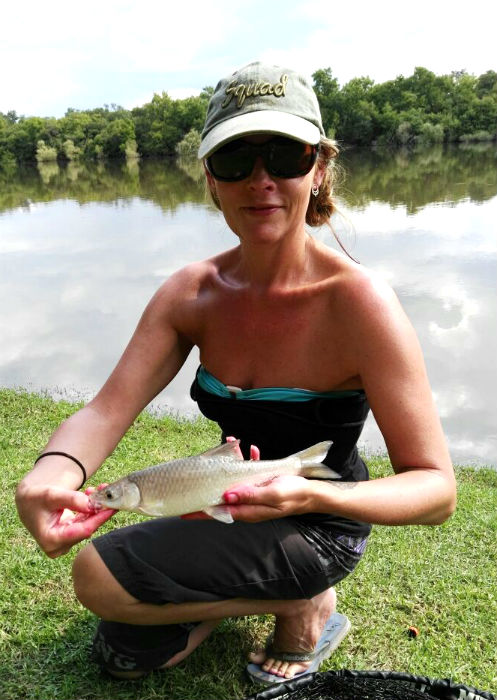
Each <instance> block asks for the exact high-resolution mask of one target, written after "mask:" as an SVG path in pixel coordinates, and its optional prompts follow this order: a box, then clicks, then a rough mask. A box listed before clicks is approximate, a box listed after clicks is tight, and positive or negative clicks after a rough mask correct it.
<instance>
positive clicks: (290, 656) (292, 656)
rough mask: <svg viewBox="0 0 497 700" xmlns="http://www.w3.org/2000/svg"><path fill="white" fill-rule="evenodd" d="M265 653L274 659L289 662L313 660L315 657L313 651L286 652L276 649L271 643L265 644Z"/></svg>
mask: <svg viewBox="0 0 497 700" xmlns="http://www.w3.org/2000/svg"><path fill="white" fill-rule="evenodd" d="M266 654H267V655H268V656H269V657H270V658H271V659H276V661H288V662H290V663H299V662H303V661H313V660H314V659H315V658H316V654H317V652H316V651H315V650H314V651H307V652H306V651H302V652H300V651H297V652H287V651H276V650H275V649H274V647H273V645H272V644H271V643H269V644H267V646H266Z"/></svg>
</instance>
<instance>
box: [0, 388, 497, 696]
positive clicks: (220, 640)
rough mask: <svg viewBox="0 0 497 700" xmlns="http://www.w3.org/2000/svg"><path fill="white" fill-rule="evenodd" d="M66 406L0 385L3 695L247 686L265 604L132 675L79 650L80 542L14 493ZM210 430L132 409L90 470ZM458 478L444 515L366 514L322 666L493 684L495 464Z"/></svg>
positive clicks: (168, 452)
mask: <svg viewBox="0 0 497 700" xmlns="http://www.w3.org/2000/svg"><path fill="white" fill-rule="evenodd" d="M75 409H76V406H75V405H74V404H69V403H64V402H59V403H56V402H54V401H52V400H51V399H48V398H44V397H40V396H35V395H29V394H25V393H21V392H16V391H12V390H0V414H1V415H0V479H1V481H0V484H1V490H0V493H1V494H2V506H1V509H0V527H1V532H2V539H1V544H0V698H2V700H21V699H24V698H26V699H29V700H37V699H40V700H56V699H57V700H58V699H61V700H79V699H83V698H85V699H86V698H93V699H96V700H107V699H109V698H113V699H116V700H121V699H122V700H125V699H128V698H129V699H131V698H133V700H135V699H136V698H140V700H152V699H154V698H157V699H158V698H167V699H168V700H196V699H198V700H208V699H213V700H214V699H215V700H225V699H226V700H234V699H235V698H238V699H239V698H243V697H245V696H247V695H249V694H251V693H252V692H255V688H254V686H253V685H251V684H250V683H249V682H248V681H247V680H246V678H245V676H244V673H243V669H244V665H245V663H244V661H245V657H246V655H247V653H248V651H249V650H250V649H251V648H252V647H253V645H254V644H255V643H256V642H258V641H261V640H263V639H264V637H265V635H266V634H267V633H268V631H269V630H270V629H271V619H270V617H251V618H242V619H237V620H227V621H225V622H223V624H222V625H221V626H220V627H219V628H218V629H217V630H216V632H215V633H214V634H213V635H212V636H211V637H210V638H209V639H208V640H207V641H206V642H205V643H204V644H203V645H202V646H201V647H200V648H199V649H198V650H197V651H196V652H195V653H194V654H193V655H192V656H191V657H190V658H189V659H188V660H187V661H186V662H184V663H183V664H182V665H180V666H179V667H177V668H175V669H172V670H170V671H168V672H161V673H154V674H152V675H150V676H148V677H147V678H145V679H144V680H140V681H136V682H132V683H130V682H119V681H114V680H112V679H110V678H108V677H107V676H105V675H104V674H102V673H101V672H100V671H99V669H98V668H97V667H96V666H95V665H94V664H92V662H91V661H90V660H89V650H90V645H91V639H92V635H93V630H94V627H95V619H94V617H93V616H92V615H91V614H90V613H89V612H87V611H86V610H85V609H83V608H82V607H81V605H80V604H79V603H78V602H77V601H76V600H75V598H74V594H73V592H72V586H71V579H70V569H71V562H72V559H73V557H74V554H75V553H76V552H77V550H78V547H75V548H74V551H73V552H71V553H70V554H68V555H66V556H64V557H61V558H59V559H56V560H50V559H48V558H47V557H46V556H45V555H43V554H42V553H41V552H40V551H39V550H38V548H37V546H36V544H35V543H34V541H33V540H32V539H31V537H30V536H29V534H28V533H27V532H26V531H25V530H24V528H23V527H22V526H21V524H20V522H19V520H18V518H17V514H16V510H15V506H14V490H15V486H16V484H17V482H18V481H19V479H20V478H21V477H22V475H23V474H24V473H25V472H26V471H28V470H29V469H30V468H31V465H32V463H33V460H34V458H35V457H36V455H37V454H38V453H39V452H40V450H41V449H42V447H43V446H44V444H45V442H46V440H47V439H48V437H49V435H50V434H51V432H52V431H53V430H54V429H55V428H56V427H57V425H58V424H59V423H60V422H61V421H62V420H63V419H64V418H65V417H67V416H68V415H70V414H71V413H72V412H73V411H74V410H75ZM218 439H219V431H218V429H217V427H216V426H214V425H213V424H212V423H209V422H208V421H206V420H203V419H201V420H196V421H192V422H188V421H182V420H176V419H173V418H160V419H158V418H154V417H152V416H150V415H148V414H143V415H142V416H140V417H139V419H138V420H137V421H136V423H135V424H134V425H133V427H132V428H131V429H130V431H129V432H128V434H127V435H126V437H125V438H124V439H123V441H122V442H121V443H120V445H119V447H118V448H117V450H116V451H115V453H114V454H113V455H112V457H111V458H109V459H108V460H107V462H106V463H105V464H104V466H103V467H102V469H101V471H100V472H99V474H98V479H96V478H95V479H94V480H93V483H99V482H100V481H103V480H111V479H113V478H116V477H117V476H118V475H121V474H122V473H124V472H126V471H129V470H131V469H133V468H136V467H141V466H143V465H146V464H152V463H154V462H157V461H160V460H164V459H169V458H172V457H174V456H178V455H180V454H182V455H185V454H192V453H195V452H200V451H201V450H202V449H204V448H205V447H207V446H210V445H213V444H215V443H216V442H217V441H218ZM369 463H370V468H371V473H372V475H373V476H381V475H383V474H386V473H388V472H389V471H390V468H389V464H388V460H387V459H382V458H374V459H370V460H369ZM457 480H458V490H459V505H458V509H457V511H456V513H455V515H454V516H453V517H452V518H451V519H450V520H449V521H448V522H447V523H445V524H444V525H442V526H440V527H420V526H412V527H402V528H400V527H396V528H387V527H375V528H374V530H373V534H372V536H371V538H370V543H369V545H368V549H367V551H366V554H365V556H364V558H363V560H362V562H361V564H360V565H359V567H358V569H357V570H356V572H355V573H354V574H353V575H352V576H350V577H349V578H348V579H346V580H345V581H343V582H342V583H341V584H339V586H338V595H339V609H340V611H341V612H345V613H346V614H347V615H348V616H349V618H350V619H351V622H352V632H351V633H350V635H349V636H348V637H347V639H346V640H345V641H344V643H343V644H342V645H341V646H340V648H339V649H338V650H337V652H335V654H334V655H333V657H332V658H331V659H330V660H329V661H328V662H327V665H324V666H323V669H324V668H328V669H339V668H349V669H391V670H396V671H406V672H409V673H414V674H421V675H427V676H430V677H432V678H445V677H451V678H452V679H453V680H454V681H456V682H459V683H464V684H466V685H473V686H476V687H477V688H480V689H481V690H489V691H494V692H495V691H496V690H497V651H496V639H497V585H496V584H497V565H496V562H497V556H496V555H497V472H495V471H493V470H490V469H478V470H475V469H470V468H457ZM118 517H119V519H120V523H124V522H130V521H132V520H133V519H135V518H137V516H132V515H129V516H127V515H124V514H121V515H119V516H118ZM116 523H117V521H116V520H112V521H110V522H109V523H107V524H106V525H105V526H104V528H105V529H107V528H111V527H115V526H116ZM79 546H81V545H79ZM410 625H414V626H416V627H417V628H418V629H419V631H420V634H419V636H418V637H417V638H416V639H411V638H409V637H408V635H407V629H408V627H409V626H410Z"/></svg>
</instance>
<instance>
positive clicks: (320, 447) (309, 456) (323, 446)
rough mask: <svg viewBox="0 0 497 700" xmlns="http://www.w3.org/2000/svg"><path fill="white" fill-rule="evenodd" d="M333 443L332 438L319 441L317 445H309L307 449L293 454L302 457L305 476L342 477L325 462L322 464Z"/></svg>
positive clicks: (319, 477) (318, 477) (320, 477)
mask: <svg viewBox="0 0 497 700" xmlns="http://www.w3.org/2000/svg"><path fill="white" fill-rule="evenodd" d="M331 445H332V442H331V441H330V440H327V441H325V442H318V443H317V445H312V446H311V447H307V448H306V449H305V450H302V451H301V452H297V453H296V454H295V455H293V456H294V457H298V458H299V459H300V462H301V465H302V466H301V469H302V475H303V476H310V477H314V478H316V479H340V474H338V472H336V471H335V470H334V469H330V467H327V466H326V465H325V464H321V462H322V461H323V459H324V458H325V457H326V455H327V454H328V452H329V449H330V447H331Z"/></svg>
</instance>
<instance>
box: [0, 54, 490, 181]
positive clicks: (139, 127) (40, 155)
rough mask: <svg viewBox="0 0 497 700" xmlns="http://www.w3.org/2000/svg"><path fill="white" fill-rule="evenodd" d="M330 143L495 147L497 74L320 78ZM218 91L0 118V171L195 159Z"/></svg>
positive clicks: (326, 72) (319, 74)
mask: <svg viewBox="0 0 497 700" xmlns="http://www.w3.org/2000/svg"><path fill="white" fill-rule="evenodd" d="M313 81H314V82H313V85H314V89H315V91H316V94H317V96H318V100H319V103H320V106H321V110H322V115H323V124H324V128H325V130H326V133H327V135H328V136H330V137H332V138H336V139H337V140H338V141H339V142H342V143H346V144H355V145H361V146H364V145H371V144H380V145H394V146H397V145H410V144H416V143H429V144H431V143H447V142H456V141H478V140H481V141H485V140H495V138H496V136H497V73H496V72H495V71H493V70H489V71H487V72H486V73H483V74H482V75H480V76H478V77H477V76H474V75H471V74H469V73H467V72H466V71H457V72H453V73H451V74H450V75H441V76H437V75H435V74H434V73H432V72H431V71H429V70H427V69H426V68H416V69H415V71H414V73H413V75H411V76H410V77H404V76H398V77H397V78H395V79H394V80H389V81H387V82H384V83H375V82H374V81H373V80H371V79H370V78H367V77H361V78H353V79H352V80H350V81H349V82H348V83H346V84H345V85H343V86H342V87H341V86H340V85H339V83H338V80H337V79H336V78H335V77H334V76H333V74H332V71H331V69H330V68H325V69H319V70H317V71H316V72H315V73H314V74H313ZM212 91H213V89H212V88H211V87H207V88H204V89H203V90H202V92H201V93H200V95H198V96H196V97H188V98H187V99H182V100H173V99H172V98H171V97H169V95H168V94H167V93H166V92H162V93H161V94H155V95H154V97H153V98H152V100H151V101H150V102H148V103H147V104H145V105H143V106H141V107H136V108H134V109H132V110H126V109H124V108H122V107H120V106H118V105H110V106H109V105H105V106H104V107H100V108H97V109H91V110H75V109H68V110H67V112H66V114H65V115H64V116H63V117H62V118H58V119H56V118H53V117H25V116H18V115H17V113H16V112H15V111H10V112H7V114H3V113H1V112H0V167H2V166H3V168H5V167H6V166H7V165H9V164H15V163H16V162H18V163H19V162H21V163H22V162H30V161H36V160H37V161H38V162H43V161H53V160H66V161H72V160H78V159H91V160H97V159H101V158H105V159H111V158H123V157H126V156H128V157H129V156H144V157H147V156H165V155H173V154H175V153H180V154H183V155H184V154H188V153H194V152H195V150H196V147H197V146H198V143H199V139H200V135H199V134H200V130H201V128H202V124H203V122H204V118H205V114H206V110H207V104H208V101H209V97H210V95H211V94H212Z"/></svg>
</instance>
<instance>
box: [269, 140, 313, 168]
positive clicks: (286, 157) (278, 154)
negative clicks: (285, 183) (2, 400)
mask: <svg viewBox="0 0 497 700" xmlns="http://www.w3.org/2000/svg"><path fill="white" fill-rule="evenodd" d="M316 156H317V148H316V146H311V145H310V144H308V143H301V142H300V141H293V140H292V139H286V138H283V137H276V138H274V139H272V140H271V141H270V142H269V147H268V158H267V163H266V168H267V171H268V172H269V173H270V174H271V175H274V176H275V177H283V178H293V177H300V176H301V175H307V173H308V172H309V171H310V169H311V168H312V166H313V165H314V163H315V162H316Z"/></svg>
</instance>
